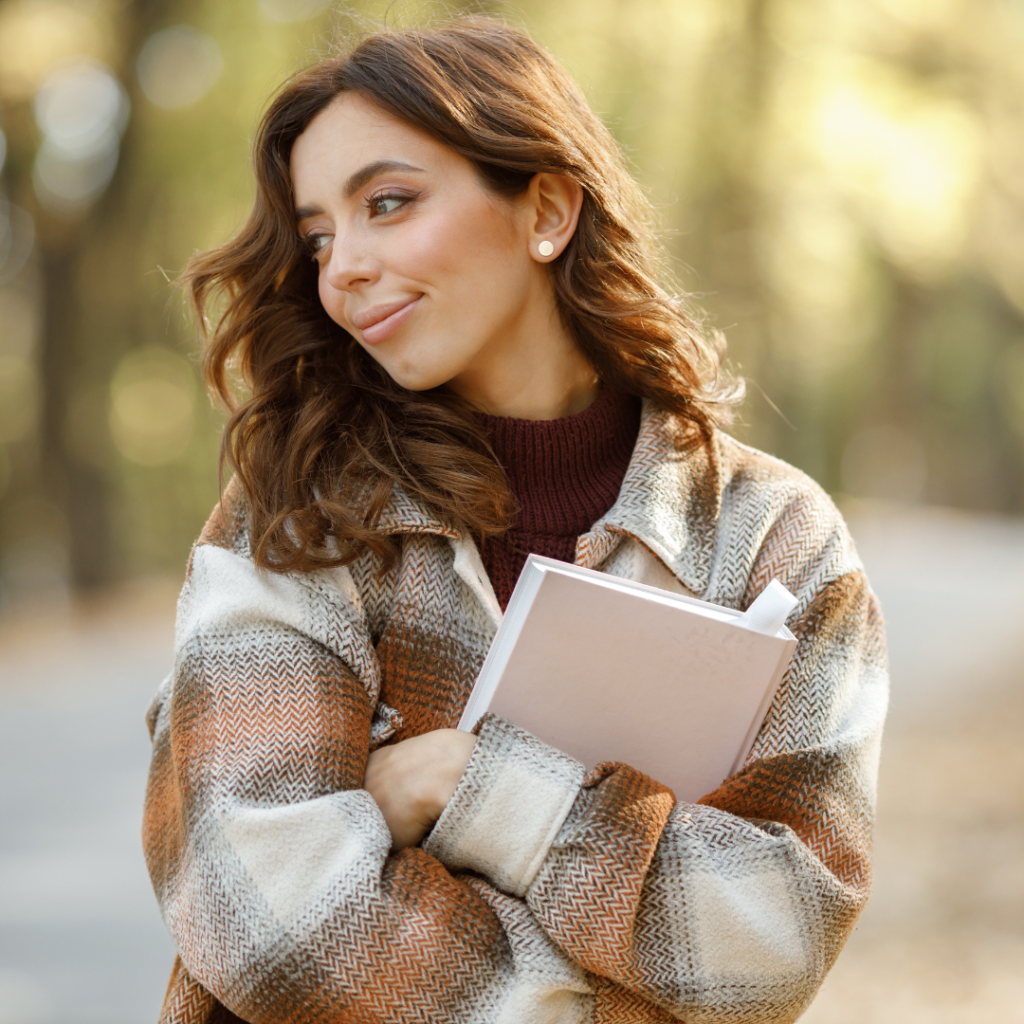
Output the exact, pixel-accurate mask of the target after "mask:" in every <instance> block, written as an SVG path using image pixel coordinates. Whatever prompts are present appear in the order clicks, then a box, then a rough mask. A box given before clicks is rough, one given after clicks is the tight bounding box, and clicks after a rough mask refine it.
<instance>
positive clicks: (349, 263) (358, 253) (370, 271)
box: [326, 236, 380, 291]
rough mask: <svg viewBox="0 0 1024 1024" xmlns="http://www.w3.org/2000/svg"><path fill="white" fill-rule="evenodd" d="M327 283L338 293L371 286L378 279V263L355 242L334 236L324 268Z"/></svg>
mask: <svg viewBox="0 0 1024 1024" xmlns="http://www.w3.org/2000/svg"><path fill="white" fill-rule="evenodd" d="M326 277H327V283H328V284H329V285H330V286H331V287H332V288H336V289H337V290H338V291H351V290H352V289H354V288H359V287H361V286H364V285H368V284H373V282H374V281H376V280H377V279H378V278H379V277H380V263H379V261H378V260H376V259H375V258H374V257H373V256H372V255H371V254H370V253H368V252H367V251H366V249H365V247H363V246H361V245H359V244H358V243H357V242H356V243H355V244H353V242H350V241H347V240H345V239H341V238H339V237H338V236H335V238H334V241H333V242H332V244H331V255H330V259H329V260H328V262H327V268H326Z"/></svg>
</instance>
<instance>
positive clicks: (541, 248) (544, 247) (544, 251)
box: [537, 238, 555, 256]
mask: <svg viewBox="0 0 1024 1024" xmlns="http://www.w3.org/2000/svg"><path fill="white" fill-rule="evenodd" d="M554 251H555V245H554V242H549V241H548V240H547V239H546V238H545V239H544V241H543V242H541V243H540V245H538V246H537V252H539V253H540V254H541V256H550V255H551V254H552V253H553V252H554Z"/></svg>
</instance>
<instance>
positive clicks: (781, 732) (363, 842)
mask: <svg viewBox="0 0 1024 1024" xmlns="http://www.w3.org/2000/svg"><path fill="white" fill-rule="evenodd" d="M675 430H676V426H675V424H674V421H673V420H672V418H671V417H669V416H668V415H666V414H664V413H662V412H660V411H658V410H654V409H651V408H645V410H644V417H643V422H642V425H641V430H640V436H639V438H638V440H637V445H636V449H635V451H634V455H633V459H632V461H631V463H630V467H629V470H628V471H627V474H626V478H625V481H624V483H623V487H622V491H621V493H620V496H619V499H618V501H617V502H616V504H615V505H614V506H613V507H612V509H611V510H610V511H609V512H608V513H607V515H606V516H604V517H603V519H602V520H601V521H599V522H598V523H596V524H594V526H593V528H592V529H591V530H590V532H589V533H587V534H585V535H584V536H583V537H581V538H580V541H579V544H578V545H577V551H576V557H577V561H578V562H580V563H581V564H586V565H590V566H592V567H596V568H603V569H605V570H606V571H610V572H613V573H615V574H618V575H629V576H631V577H633V578H638V579H644V580H646V581H652V580H660V581H663V585H665V586H670V587H672V588H674V589H684V590H687V591H689V592H692V593H695V594H697V595H698V596H701V597H704V598H706V599H708V600H711V601H715V602H718V603H721V604H726V605H729V606H732V607H745V606H746V604H748V603H749V602H750V600H752V598H753V596H754V595H755V594H756V593H757V592H758V591H759V590H760V588H761V587H762V586H763V585H764V583H766V582H767V581H768V580H769V579H770V578H772V577H777V578H779V579H780V580H781V581H782V582H783V583H785V585H786V586H787V587H789V589H790V590H791V591H792V592H793V593H794V594H796V595H797V597H798V598H799V600H800V604H799V606H798V608H797V610H796V611H795V613H794V615H793V617H791V619H790V625H791V628H792V629H793V630H794V632H795V633H796V635H797V637H798V638H799V645H798V648H797V654H796V656H795V658H794V661H793V664H792V666H791V668H790V670H789V672H788V673H787V675H786V678H785V679H784V680H783V683H782V686H781V687H780V690H779V692H778V695H777V697H776V699H775V702H774V704H773V706H772V708H771V710H770V712H769V715H768V718H767V720H766V722H765V724H764V727H763V728H762V730H761V732H760V735H759V736H758V739H757V742H756V744H755V747H754V750H753V751H752V753H751V757H750V759H749V761H748V763H747V765H746V766H745V767H744V769H743V770H742V771H741V772H740V773H738V774H737V775H736V776H734V777H733V778H731V779H729V780H727V781H726V782H725V783H724V784H723V786H722V787H721V788H720V789H719V790H718V791H716V792H714V793H711V794H708V796H706V797H705V798H704V799H703V800H702V801H701V802H700V803H699V804H679V803H675V801H674V799H673V797H672V794H671V793H670V792H669V791H668V790H667V789H666V788H665V787H664V786H662V785H660V784H659V783H658V782H657V781H656V780H653V779H650V778H648V777H646V776H644V775H642V774H641V773H639V772H637V771H635V770H634V769H632V768H630V767H629V766H626V765H619V764H608V765H601V766H596V767H595V766H589V765H588V766H582V765H577V764H576V763H575V762H573V761H572V760H571V759H569V758H566V757H565V756H564V755H562V754H560V753H559V752H558V751H554V750H551V749H550V748H548V747H546V746H545V745H544V744H541V743H539V742H538V741H536V740H534V739H533V738H532V737H529V736H527V735H525V734H523V733H521V732H520V731H519V730H517V729H515V728H514V727H513V726H511V725H510V724H509V723H506V722H503V721H501V720H500V719H495V718H493V717H490V718H487V719H485V721H484V723H483V726H482V728H481V731H480V736H479V740H478V743H477V749H476V751H475V752H474V755H473V759H472V761H471V762H470V765H469V768H468V769H467V771H466V774H465V776H464V778H463V780H462V782H461V783H460V786H459V789H458V790H457V791H456V794H455V796H454V797H453V798H452V801H451V803H450V804H449V807H448V809H447V810H446V812H445V814H444V815H443V816H442V819H441V820H440V821H439V822H438V825H437V827H436V828H435V830H434V832H433V833H432V834H431V836H429V837H428V839H427V841H425V843H424V844H423V847H422V848H416V849H411V850H405V851H403V852H402V853H400V854H391V853H390V849H389V848H390V836H389V834H388V830H387V827H386V825H385V823H384V820H383V818H382V816H381V814H380V812H379V810H378V809H377V807H376V805H375V804H374V802H373V800H372V799H371V798H370V797H369V795H368V794H367V793H366V792H365V791H363V790H361V789H360V788H359V786H360V785H361V781H362V777H363V771H364V768H365V763H366V757H367V755H368V752H369V750H370V749H372V748H373V747H374V746H376V745H377V744H379V743H382V742H387V741H388V740H391V739H400V738H404V737H407V736H413V735H417V734H419V733H422V732H424V731H427V730H430V729H435V728H440V727H447V726H451V725H453V724H454V723H455V722H456V721H457V718H458V715H459V713H460V711H461V708H462V705H463V703H464V702H465V699H466V697H467V695H468V693H469V690H470V688H471V686H472V682H473V680H474V678H475V676H476V674H477V672H478V670H479V668H480V665H481V663H482V661H483V658H484V655H485V654H486V651H487V648H488V645H489V644H490V640H491V638H492V637H493V634H494V631H495V629H496V626H497V623H498V621H499V619H500V610H499V608H498V606H497V602H496V601H495V598H494V594H493V591H492V590H491V588H490V586H489V583H488V581H487V579H486V574H485V573H484V571H483V567H482V563H481V562H480V558H479V555H478V554H477V552H476V549H475V547H474V546H473V545H472V543H471V542H470V541H468V540H466V539H464V538H460V537H458V536H457V535H456V534H455V533H454V531H452V530H451V529H450V528H447V527H445V526H444V525H443V524H441V523H439V522H437V521H436V520H435V519H434V518H433V517H432V516H431V515H430V513H429V512H428V511H426V510H424V509H422V508H420V507H419V506H417V505H416V504H415V503H414V502H412V501H411V500H410V499H409V498H408V497H407V496H405V495H402V494H396V495H395V498H394V500H393V502H392V504H391V506H390V507H389V509H388V510H387V511H386V513H385V515H384V517H383V519H382V522H383V523H385V524H386V525H387V528H388V529H389V530H392V531H393V532H394V533H395V534H396V535H398V536H400V537H401V542H402V552H401V557H400V559H399V563H398V565H397V566H396V568H395V569H394V570H393V571H391V572H389V573H387V574H385V575H384V576H380V575H379V574H378V572H377V569H378V566H377V565H375V564H374V563H373V560H372V558H371V557H370V556H369V555H367V556H364V557H363V558H361V559H360V560H358V561H357V562H356V563H354V564H353V565H352V566H350V567H348V568H345V569H341V570H335V571H332V572H322V573H315V574H311V575H306V576H299V575H293V576H276V575H271V574H267V573H262V572H259V571H257V570H256V569H255V568H254V565H253V563H252V561H251V559H250V558H249V555H248V539H247V537H246V535H245V508H244V504H243V502H242V499H241V496H240V494H239V492H238V490H237V489H236V488H235V487H234V486H233V485H232V486H229V488H228V490H227V491H226V493H225V495H224V500H223V501H222V503H221V505H220V506H219V507H218V509H217V510H216V511H215V513H214V515H213V517H212V518H211V520H210V523H209V524H208V526H207V527H206V529H205V531H204V533H203V535H202V536H201V538H200V540H199V541H198V543H197V545H196V547H195V549H194V551H193V555H192V558H191V560H190V564H189V571H188V577H187V580H186V583H185V587H184V590H183V591H182V596H181V601H180V604H179V614H178V627H177V653H176V660H175V667H174V672H173V674H172V676H171V677H170V678H169V679H168V681H167V682H166V683H165V684H164V686H163V687H162V688H161V690H160V692H159V694H158V695H157V698H156V701H155V702H154V705H153V707H152V709H151V714H150V718H149V721H150V727H151V729H152V733H153V764H152V770H151V775H150V782H149V789H148V793H147V803H146V818H145V829H144V844H145V851H146V856H147V860H148V863H149V867H150V873H151V876H152V879H153V885H154V888H155V890H156V893H157V896H158V898H159V900H160V905H161V908H162V911H163V915H164V919H165V921H166V923H167V925H168V928H169V929H170V931H171V933H172V935H173V936H174V938H175V941H176V943H177V947H178V951H179V961H178V963H177V964H176V966H175V968H174V972H173V974H172V977H171V982H170V985H169V988H168V993H167V998H166V1001H165V1004H164V1010H163V1014H162V1018H161V1024H229V1022H230V1021H233V1020H236V1019H241V1020H243V1021H248V1022H251V1024H284V1022H295V1024H300V1022H301V1024H321V1022H322V1024H328V1022H330V1024H346V1022H351V1024H355V1022H360V1024H363V1022H366V1024H370V1022H388V1024H398V1022H417V1024H433V1022H452V1024H455V1022H481V1024H483V1022H488V1024H490V1022H501V1024H506V1022H507V1024H513V1022H514V1024H533V1022H537V1024H540V1022H550V1024H554V1022H558V1024H563V1022H564V1024H570V1022H572V1024H576V1022H579V1024H584V1022H585V1024H630V1022H638V1024H639V1022H645V1024H647V1022H649V1024H655V1022H661V1021H670V1020H684V1021H691V1022H705V1021H706V1022H714V1024H726V1022H755V1021H756V1022H764V1021H791V1020H794V1019H795V1018H796V1017H797V1016H799V1014H800V1013H801V1012H802V1010H803V1009H804V1008H805V1007H806V1005H807V1004H808V1002H809V1001H810V999H811V998H812V997H813V995H814V993H815V991H816V989H817V987H818V985H819V984H820V982H821V979H822V978H823V976H824V974H825V972H826V971H827V970H828V968H829V966H830V965H831V964H832V962H833V961H834V959H835V957H836V956H837V955H838V953H839V950H840V949H841V948H842V945H843V943H844V941H845V938H846V936H847V934H848V933H849V930H850V928H851V927H852V925H853V922H854V920H855V918H856V916H857V914H858V913H859V911H860V909H861V908H862V906H863V904H864V901H865V900H866V898H867V892H868V887H869V879H870V863H869V846H870V830H871V821H872V815H873V807H874V780H875V772H876V768H877V755H878V740H879V737H880V732H881V726H882V720H883V717H884V713H885V703H886V685H887V683H886V664H885V649H884V638H883V629H882V622H881V617H880V613H879V610H878V607H877V603H876V601H875V599H874V597H873V595H872V593H871V591H870V589H869V588H868V585H867V581H866V579H865V578H864V575H863V571H862V568H861V566H860V563H859V561H858V559H857V556H856V552H855V551H854V549H853V546H852V543H851V542H850V539H849V536H848V534H847V532H846V529H845V526H844V525H843V523H842V520H841V518H840V517H839V515H838V513H837V512H836V511H835V509H834V507H833V506H832V504H831V503H830V502H829V500H828V498H827V497H826V496H825V495H824V494H823V493H822V492H821V491H820V489H818V488H817V487H816V486H815V485H814V484H813V483H812V482H811V481H810V480H808V479H807V478H806V477H804V476H803V475H802V474H800V473H798V472H797V471H795V470H793V469H792V468H790V467H788V466H786V465H785V464H783V463H781V462H779V461H777V460H775V459H772V458H770V457H768V456H766V455H763V454H761V453H758V452H756V451H753V450H751V449H749V448H746V447H744V446H743V445H740V444H738V443H737V442H735V441H733V440H732V439H731V438H729V437H727V436H725V435H719V436H717V437H716V438H715V440H714V443H713V444H712V445H711V446H709V447H705V448H700V449H697V450H690V451H680V450H678V448H677V445H676V443H675V436H674V431H675ZM624 687H628V680H624ZM650 714H651V716H652V720H653V719H656V718H657V716H658V708H656V707H653V708H651V709H650ZM586 769H592V770H590V772H589V774H587V773H586Z"/></svg>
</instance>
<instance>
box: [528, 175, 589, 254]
mask: <svg viewBox="0 0 1024 1024" xmlns="http://www.w3.org/2000/svg"><path fill="white" fill-rule="evenodd" d="M527 198H528V202H529V207H530V221H529V230H528V232H527V244H528V245H529V246H530V255H531V256H532V257H533V258H534V259H535V260H537V261H538V262H539V263H550V262H551V261H552V260H554V259H557V258H558V257H559V256H560V255H561V254H562V250H563V249H565V247H566V246H567V245H568V244H569V239H570V238H572V236H573V234H574V233H575V231H576V223H577V221H579V219H580V208H581V207H582V206H583V188H582V186H581V185H580V183H579V182H578V181H573V179H572V178H567V177H566V176H565V175H564V174H548V173H547V172H546V171H545V172H541V173H540V174H535V175H534V176H533V179H532V180H531V182H530V188H529V192H528V194H527Z"/></svg>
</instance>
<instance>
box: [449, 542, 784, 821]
mask: <svg viewBox="0 0 1024 1024" xmlns="http://www.w3.org/2000/svg"><path fill="white" fill-rule="evenodd" d="M795 605H796V599H795V598H794V597H793V596H792V595H791V594H790V593H789V592H788V591H787V590H786V589H785V588H784V587H783V586H782V585H781V584H780V583H778V582H776V581H774V580H773V581H772V582H771V583H770V584H769V585H768V587H766V588H765V590H764V592H763V593H762V594H761V595H760V596H759V597H758V598H757V600H756V601H755V602H754V603H753V604H752V605H751V607H750V608H748V609H747V611H746V612H738V611H736V610H735V609H732V608H723V607H721V606H719V605H715V604H709V603H708V602H706V601H699V600H697V599H696V598H693V597H687V596H685V595H683V594H675V593H670V592H669V591H665V590H660V589H658V588H657V587H651V586H647V585H646V584H643V583H634V582H632V581H631V580H624V579H619V578H618V577H615V576H609V575H607V574H606V573H602V572H596V571H595V570H593V569H584V568H582V567H581V566H578V565H570V564H568V563H566V562H559V561H556V560H555V559H553V558H542V557H541V556H539V555H530V557H529V558H528V559H527V562H526V566H525V567H524V569H523V571H522V573H521V575H520V577H519V581H518V582H517V583H516V587H515V590H514V591H513V593H512V599H511V600H510V601H509V605H508V610H507V611H506V612H505V617H504V620H503V621H502V624H501V627H500V628H499V629H498V632H497V635H496V636H495V637H494V641H493V643H492V644H491V649H490V651H489V652H488V654H487V659H486V660H485V661H484V665H483V668H482V669H481V670H480V675H479V677H478V678H477V681H476V684H475V685H474V687H473V692H472V693H471V694H470V697H469V701H468V703H467V704H466V709H465V711H464V712H463V715H462V718H461V720H460V722H459V728H460V729H467V730H470V729H472V728H473V727H474V726H475V725H476V723H477V722H478V721H479V719H480V718H481V716H482V715H483V714H484V713H485V712H487V711H493V712H494V713H495V714H497V715H500V716H501V717H502V718H506V719H508V720H509V721H511V722H514V723H515V724H516V725H518V726H520V727H522V728H523V729H526V730H527V731H528V732H531V733H533V734H534V735H535V736H537V737H538V738H539V739H541V740H543V741H544V742H545V743H549V744H550V745H551V746H553V747H556V748H558V749H559V750H562V751H564V752H565V753H567V754H571V755H572V756H573V757H575V758H576V759H577V760H579V761H582V762H583V764H584V765H585V766H586V767H587V768H592V767H593V766H594V765H595V764H597V763H599V762H601V761H623V762H625V763H626V764H629V765H632V766H633V767H634V768H637V769H639V770H640V771H642V772H644V773H645V774H647V775H650V776H651V777H652V778H654V779H657V780H658V781H659V782H662V783H664V784H665V785H667V786H669V787H671V788H672V790H673V791H674V792H675V794H676V798H677V799H679V800H684V801H687V802H694V801H696V800H698V799H699V798H700V797H702V796H704V795H705V794H707V793H710V792H711V791H712V790H714V789H715V788H717V787H718V786H719V785H720V784H721V783H722V782H723V781H724V780H725V779H726V778H728V777H729V776H730V775H732V774H733V773H735V772H736V771H738V770H739V769H740V768H741V767H742V766H743V763H744V761H745V760H746V758H747V755H748V754H749V753H750V748H751V746H752V745H753V743H754V739H755V738H756V736H757V732H758V730H759V729H760V727H761V723H762V722H763V721H764V717H765V715H766V714H767V713H768V708H769V707H770V706H771V702H772V698H773V697H774V696H775V691H776V689H777V688H778V685H779V681H780V680H781V679H782V675H783V673H784V672H785V670H786V666H787V665H788V664H789V660H790V658H791V656H792V654H793V651H794V649H795V648H796V638H795V637H794V636H793V634H792V633H791V632H790V631H789V630H788V629H787V628H786V626H785V619H786V617H787V615H788V614H789V613H790V612H791V611H792V610H793V608H794V607H795Z"/></svg>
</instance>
